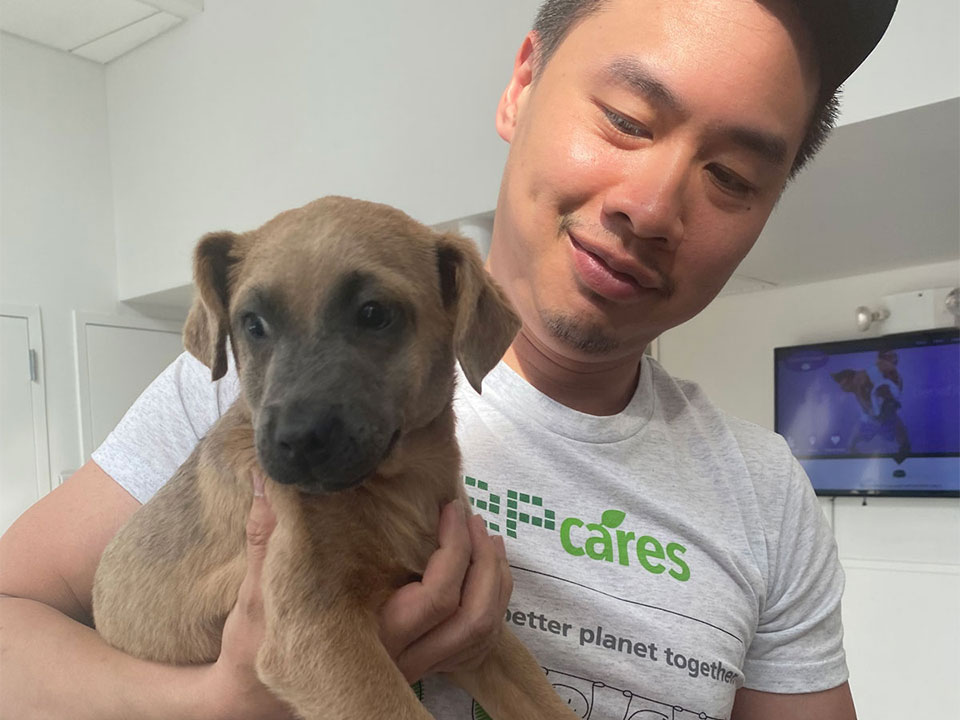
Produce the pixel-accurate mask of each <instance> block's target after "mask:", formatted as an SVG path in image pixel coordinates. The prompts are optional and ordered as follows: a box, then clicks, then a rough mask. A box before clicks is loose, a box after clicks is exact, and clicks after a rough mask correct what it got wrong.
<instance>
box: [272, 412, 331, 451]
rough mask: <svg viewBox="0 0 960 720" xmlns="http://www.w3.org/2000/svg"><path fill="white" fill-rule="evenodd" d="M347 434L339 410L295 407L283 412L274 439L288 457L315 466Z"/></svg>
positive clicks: (279, 449)
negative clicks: (312, 409)
mask: <svg viewBox="0 0 960 720" xmlns="http://www.w3.org/2000/svg"><path fill="white" fill-rule="evenodd" d="M344 436H345V430H344V424H343V419H342V417H341V415H340V413H339V412H338V411H337V410H335V409H331V410H327V411H324V412H322V413H316V412H310V411H307V410H305V409H296V410H288V411H287V412H284V413H281V415H280V417H279V418H278V419H277V424H276V427H275V428H274V435H273V438H274V443H275V444H276V447H277V450H278V451H279V453H280V454H281V455H282V456H283V457H284V458H285V459H286V460H288V461H293V462H298V463H302V462H306V463H307V464H309V465H315V464H318V463H321V462H324V461H325V460H327V459H328V458H329V457H330V454H331V453H332V452H333V451H334V450H335V449H336V448H337V447H339V446H340V445H341V444H342V443H343V439H344Z"/></svg>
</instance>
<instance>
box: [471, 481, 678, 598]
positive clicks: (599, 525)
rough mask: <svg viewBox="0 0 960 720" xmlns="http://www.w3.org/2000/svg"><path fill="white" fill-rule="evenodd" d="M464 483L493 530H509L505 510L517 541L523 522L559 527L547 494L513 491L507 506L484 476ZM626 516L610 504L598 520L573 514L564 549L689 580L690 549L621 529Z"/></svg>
mask: <svg viewBox="0 0 960 720" xmlns="http://www.w3.org/2000/svg"><path fill="white" fill-rule="evenodd" d="M464 484H465V485H466V487H467V495H468V497H469V498H470V504H471V505H472V506H473V507H475V508H476V509H477V510H480V511H482V513H483V518H484V522H485V523H486V526H487V528H488V529H489V530H491V531H492V532H496V533H501V534H504V533H503V531H502V530H501V524H502V521H501V519H500V515H501V510H505V511H506V523H505V529H506V532H505V534H506V535H507V537H510V538H513V539H515V540H517V539H519V528H520V526H521V525H529V526H531V527H533V528H538V529H541V530H549V531H556V530H557V522H556V520H557V518H556V512H555V511H554V510H552V509H550V508H548V507H545V506H544V503H543V498H542V497H540V496H538V495H532V494H530V493H525V492H521V491H519V490H514V489H508V490H507V493H506V499H507V503H506V507H505V508H504V506H503V503H502V497H503V496H502V495H501V494H499V493H494V492H493V491H492V490H490V487H489V485H488V484H487V483H486V482H484V481H483V480H477V479H476V478H472V477H470V476H469V475H467V476H465V477H464ZM626 517H627V516H626V513H625V512H623V511H622V510H617V509H613V508H611V509H608V510H605V511H604V512H603V513H602V515H601V516H600V518H599V522H597V521H596V519H594V521H592V522H591V520H590V518H579V517H574V516H571V517H567V518H564V519H563V521H561V522H560V525H559V531H558V532H559V543H560V547H561V548H562V549H563V550H564V552H566V553H567V554H568V555H573V556H574V557H586V558H589V559H591V560H600V561H605V562H608V563H613V562H616V563H618V564H620V565H623V566H624V567H630V566H631V565H633V566H639V567H640V568H642V569H643V570H645V571H646V572H650V573H653V574H654V575H660V574H662V573H664V572H666V573H667V574H668V575H669V576H670V577H672V578H674V579H675V580H678V581H679V582H686V581H687V580H689V579H690V566H689V564H688V563H687V562H686V560H685V559H684V557H683V556H684V553H686V551H687V549H686V548H685V547H684V546H683V545H681V544H680V543H678V542H668V543H663V542H661V540H659V539H658V538H656V537H653V536H652V535H642V534H639V533H638V532H635V531H633V530H629V529H627V528H624V527H621V526H622V525H623V523H624V520H626Z"/></svg>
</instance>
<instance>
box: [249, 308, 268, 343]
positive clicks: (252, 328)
mask: <svg viewBox="0 0 960 720" xmlns="http://www.w3.org/2000/svg"><path fill="white" fill-rule="evenodd" d="M243 329H244V330H246V331H247V335H249V336H250V337H252V338H254V339H255V340H261V339H262V338H265V337H266V336H267V326H266V323H264V322H263V318H262V317H260V316H259V315H255V314H254V313H247V314H246V315H244V316H243Z"/></svg>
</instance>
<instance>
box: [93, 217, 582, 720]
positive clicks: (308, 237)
mask: <svg viewBox="0 0 960 720" xmlns="http://www.w3.org/2000/svg"><path fill="white" fill-rule="evenodd" d="M195 279H196V283H197V286H198V288H199V297H198V300H197V301H196V302H195V304H194V307H193V308H192V309H191V312H190V315H189V317H188V318H187V325H186V328H185V331H184V337H185V345H186V347H187V349H188V350H189V351H190V352H191V353H193V354H194V355H195V356H196V357H197V358H199V359H200V360H201V361H203V362H204V363H205V364H206V365H207V366H208V367H210V368H211V370H212V374H213V378H214V379H217V378H220V377H221V376H223V374H224V373H225V372H226V369H227V352H228V351H231V350H232V352H233V354H234V358H235V361H236V366H237V368H238V372H239V376H240V383H241V395H240V397H239V399H238V400H237V402H236V403H235V404H234V405H233V406H232V407H231V408H230V409H229V410H228V411H227V412H226V413H225V414H224V416H223V417H222V418H221V419H220V421H219V422H217V423H216V425H214V426H213V427H212V428H211V429H210V431H209V433H208V434H207V436H206V437H205V438H204V439H203V440H202V441H201V442H200V444H199V446H198V447H197V448H196V450H195V451H194V452H193V454H192V455H191V456H190V458H189V459H188V460H187V461H186V462H185V463H184V464H183V466H181V468H180V469H179V471H178V472H177V473H176V475H175V476H174V477H173V479H172V480H170V482H169V483H167V484H166V485H165V486H164V487H163V488H162V489H161V490H160V491H159V492H158V493H157V494H156V496H155V497H154V498H153V499H151V500H150V502H148V503H147V504H146V505H144V506H143V508H141V509H140V510H139V511H138V512H137V513H135V514H134V516H133V517H132V518H131V520H130V522H129V523H128V524H127V525H126V526H125V527H124V528H123V529H122V530H121V531H120V532H119V533H118V534H117V536H116V538H114V540H113V541H112V542H111V543H110V545H109V546H108V547H107V549H106V550H105V551H104V554H103V557H102V559H101V561H100V566H99V568H98V569H97V574H96V579H95V582H94V589H93V606H94V618H95V621H96V627H97V630H98V631H99V632H100V634H101V635H102V636H103V637H104V638H105V639H106V640H107V641H108V642H109V643H110V644H112V645H114V646H115V647H117V648H120V649H121V650H124V651H126V652H128V653H130V654H133V655H137V656H140V657H144V658H150V659H154V660H158V661H163V662H169V663H176V664H185V663H205V662H212V661H214V660H216V659H217V656H218V654H219V649H220V636H221V632H222V629H223V624H224V621H225V620H226V617H227V614H228V613H229V611H230V610H231V608H232V607H233V604H234V602H235V601H236V598H237V591H238V589H239V587H240V583H241V581H242V579H243V576H244V573H245V570H246V560H245V552H246V543H245V523H246V518H247V514H248V512H249V509H250V505H251V502H252V490H251V487H250V476H251V473H252V471H253V470H254V469H255V468H257V467H258V466H262V467H263V468H264V469H265V471H266V474H267V475H268V476H269V478H270V480H268V482H267V487H266V494H267V496H268V497H269V500H270V503H271V505H272V507H273V510H274V512H275V514H276V516H277V526H276V529H275V530H274V532H273V534H272V536H271V538H270V543H269V547H268V552H267V558H266V563H265V566H264V581H263V593H264V608H265V613H266V637H265V639H264V642H263V644H262V646H261V648H260V651H259V654H258V656H257V665H256V667H257V673H258V675H259V677H260V679H261V680H262V681H263V682H264V684H266V685H267V686H268V687H269V688H270V689H271V690H272V691H273V692H274V693H275V694H276V695H277V696H278V697H280V698H281V699H283V700H284V701H286V702H287V703H289V704H290V706H291V707H293V708H294V709H295V710H296V712H297V713H298V714H299V715H301V716H302V717H303V718H305V719H306V720H321V719H324V720H328V719H337V720H339V719H344V720H346V719H353V718H356V719H357V720H359V719H360V718H364V719H365V718H369V717H380V716H381V715H382V714H383V713H384V712H385V711H390V713H391V714H392V716H393V717H396V718H429V717H430V715H429V713H427V712H426V710H425V709H424V708H423V707H422V706H421V705H420V703H419V702H418V701H417V699H416V698H415V696H414V694H413V693H412V692H411V690H410V687H409V686H408V685H407V683H406V681H405V680H404V678H403V675H402V674H401V673H400V671H399V670H398V669H397V667H396V666H395V665H394V663H393V662H392V660H391V659H390V657H389V655H388V654H387V652H386V650H385V649H384V648H383V646H382V644H381V643H380V641H379V639H378V627H377V611H378V609H379V608H380V607H381V605H382V604H383V603H384V601H385V600H386V599H387V597H388V596H389V595H390V594H391V593H392V592H393V591H394V590H395V589H396V588H398V587H400V586H401V585H403V584H405V583H407V582H409V581H410V580H411V579H412V578H413V577H415V576H417V575H420V574H422V572H423V571H424V568H425V566H426V562H427V558H428V557H429V556H430V554H431V553H432V552H433V551H434V549H435V548H436V534H437V520H438V509H439V507H440V506H441V505H442V504H443V503H445V502H448V501H450V500H453V499H459V500H460V501H461V502H462V503H463V504H464V508H466V503H465V502H464V500H465V494H464V490H463V488H462V484H461V479H460V455H459V451H458V449H457V445H456V440H455V436H454V416H453V409H452V396H453V385H454V362H455V358H456V359H457V360H459V362H460V364H461V367H462V368H463V371H464V374H465V375H466V377H467V378H468V380H469V381H470V383H471V385H473V386H474V387H475V388H477V389H478V390H479V388H480V382H481V380H482V378H483V376H484V375H485V374H486V373H487V372H488V371H489V370H490V369H491V368H492V367H493V366H494V365H495V364H496V363H497V362H498V361H499V359H500V357H501V356H502V354H503V352H504V351H505V350H506V348H507V347H508V346H509V344H510V342H511V340H512V339H513V336H514V334H515V333H516V331H517V330H518V328H519V321H518V319H517V317H516V316H515V315H514V313H513V312H512V310H511V309H510V307H509V305H508V303H507V301H506V299H505V297H504V296H503V295H502V293H501V291H500V290H499V288H497V287H496V285H495V284H494V283H493V281H492V280H491V279H490V278H489V276H487V274H486V273H485V272H484V270H483V267H482V264H481V260H480V257H479V255H478V254H477V252H476V250H475V249H474V248H473V246H472V244H471V243H470V242H469V241H468V240H464V239H462V238H459V237H456V236H452V235H439V234H437V233H435V232H433V231H432V230H430V229H429V228H426V227H424V226H423V225H420V224H419V223H417V222H415V221H413V220H412V219H410V218H409V217H408V216H406V215H405V214H403V213H402V212H400V211H399V210H395V209H393V208H390V207H387V206H383V205H375V204H371V203H365V202H360V201H357V200H350V199H346V198H323V199H321V200H317V201H315V202H313V203H311V204H309V205H306V206H305V207H303V208H299V209H297V210H291V211H289V212H285V213H283V214H281V215H279V216H278V217H276V218H274V219H273V220H271V221H270V222H268V223H267V224H265V225H264V226H263V227H261V228H260V229H258V230H255V231H253V232H249V233H245V234H243V235H235V234H232V233H227V232H224V233H215V234H211V235H207V236H206V237H204V238H203V239H202V240H201V241H200V244H199V245H198V247H197V249H196V253H195ZM228 338H229V340H230V343H229V345H228V343H227V340H228ZM500 637H501V639H500V641H499V642H498V645H497V646H496V647H495V648H494V650H493V651H492V652H491V653H490V655H489V656H488V658H487V660H486V661H485V662H484V663H483V665H482V666H481V667H480V668H479V669H478V670H476V671H472V672H464V673H458V674H456V675H455V676H454V677H453V680H454V681H455V682H457V683H458V684H459V685H461V686H462V687H463V688H464V689H466V690H467V691H468V692H469V693H470V694H471V695H473V696H474V698H475V699H476V700H477V701H478V702H479V703H480V704H481V705H482V706H483V707H484V708H485V709H486V710H487V712H488V713H489V714H490V715H491V716H492V717H493V718H496V720H509V719H512V718H515V719H516V720H531V719H535V718H573V717H575V715H573V714H572V713H571V712H570V710H569V709H568V708H567V707H566V705H565V704H564V703H563V702H562V701H561V700H560V699H559V697H558V696H557V695H556V694H555V692H554V691H553V689H552V687H551V686H550V684H549V683H548V682H547V680H546V677H545V676H544V674H543V672H542V671H541V669H540V667H539V666H538V665H537V663H536V661H535V660H534V658H533V657H532V656H531V655H530V653H529V652H528V651H527V650H526V649H525V648H524V647H523V646H522V645H521V644H520V643H519V641H517V640H516V638H515V637H514V636H513V635H511V634H510V633H509V631H508V630H506V629H504V631H503V632H502V634H501V636H500Z"/></svg>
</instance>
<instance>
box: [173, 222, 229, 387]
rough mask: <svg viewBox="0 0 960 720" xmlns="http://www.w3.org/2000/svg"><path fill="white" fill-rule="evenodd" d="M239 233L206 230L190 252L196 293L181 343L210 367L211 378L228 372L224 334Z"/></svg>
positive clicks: (227, 325)
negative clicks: (194, 248) (191, 253)
mask: <svg viewBox="0 0 960 720" xmlns="http://www.w3.org/2000/svg"><path fill="white" fill-rule="evenodd" d="M239 241H240V236H238V235H235V234H233V233H231V232H217V233H209V234H207V235H204V236H203V238H201V240H200V242H199V243H197V247H196V250H194V252H193V280H194V283H195V284H196V286H197V296H196V298H195V299H194V301H193V306H192V307H191V308H190V313H189V314H188V315H187V322H186V325H185V326H184V328H183V345H184V347H185V348H186V349H187V350H188V351H189V352H190V354H191V355H193V356H194V357H195V358H197V359H198V360H199V361H200V362H202V363H203V364H204V365H206V366H207V367H208V368H210V371H211V377H212V379H213V380H219V379H220V378H222V377H223V376H224V374H225V373H226V372H227V337H228V336H229V334H230V319H229V317H228V315H227V312H228V308H229V306H230V286H231V280H232V278H231V270H232V269H233V267H234V266H235V265H236V264H237V262H238V261H239V260H240V254H239V251H240V247H239V245H240V242H239Z"/></svg>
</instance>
